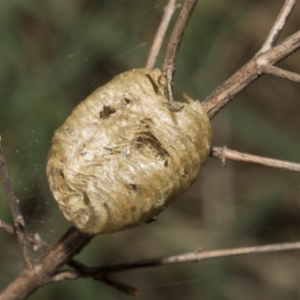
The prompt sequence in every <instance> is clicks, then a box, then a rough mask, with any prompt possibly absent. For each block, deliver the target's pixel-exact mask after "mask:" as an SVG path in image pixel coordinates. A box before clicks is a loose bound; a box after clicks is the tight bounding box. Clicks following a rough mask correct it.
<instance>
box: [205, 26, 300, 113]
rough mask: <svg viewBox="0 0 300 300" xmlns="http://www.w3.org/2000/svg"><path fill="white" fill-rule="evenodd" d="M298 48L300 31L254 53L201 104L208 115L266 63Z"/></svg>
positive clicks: (252, 79) (234, 95) (242, 88)
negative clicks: (262, 51)
mask: <svg viewBox="0 0 300 300" xmlns="http://www.w3.org/2000/svg"><path fill="white" fill-rule="evenodd" d="M299 48H300V31H298V32H296V33H294V34H293V35H292V36H290V37H288V38H287V39H285V40H284V41H283V42H282V43H281V44H279V45H278V46H276V47H274V48H272V49H270V50H269V51H267V52H265V53H263V54H258V55H256V56H255V57H254V58H252V59H251V60H250V61H249V62H248V63H247V64H246V65H244V66H243V67H242V68H241V69H239V70H238V71H237V72H236V73H235V74H233V75H232V76H231V77H229V78H228V79H227V80H226V81H225V82H223V83H222V84H221V85H219V86H218V87H217V88H216V89H215V90H214V91H213V92H212V93H211V94H210V95H209V96H208V97H207V98H206V99H205V100H204V102H203V105H204V108H205V110H206V111H207V114H208V116H209V117H210V118H213V117H214V116H215V115H216V114H217V113H218V112H219V111H220V110H221V109H222V108H223V107H224V106H225V105H226V104H228V102H229V101H230V100H232V99H233V98H234V97H236V96H237V95H238V94H239V93H240V92H241V91H243V90H244V89H245V88H246V87H248V86H249V85H250V84H251V83H253V82H254V81H255V80H256V79H257V78H258V77H259V76H261V74H262V73H263V70H264V68H265V67H266V66H267V65H274V64H276V63H278V62H280V61H281V60H283V59H285V58H286V57H288V56H289V55H291V54H293V53H294V52H295V51H297V50H298V49H299Z"/></svg>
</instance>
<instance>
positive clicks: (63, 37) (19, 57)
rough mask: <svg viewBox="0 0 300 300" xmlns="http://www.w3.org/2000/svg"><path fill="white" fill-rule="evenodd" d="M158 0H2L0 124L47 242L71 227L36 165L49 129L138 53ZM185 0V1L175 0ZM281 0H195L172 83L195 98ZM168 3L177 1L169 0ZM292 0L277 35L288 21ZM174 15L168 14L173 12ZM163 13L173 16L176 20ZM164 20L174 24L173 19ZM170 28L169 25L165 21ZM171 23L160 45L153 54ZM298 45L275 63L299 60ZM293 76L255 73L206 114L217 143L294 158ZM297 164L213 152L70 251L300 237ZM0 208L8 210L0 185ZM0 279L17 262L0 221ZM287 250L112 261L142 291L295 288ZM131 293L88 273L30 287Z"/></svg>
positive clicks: (139, 62) (170, 250) (289, 291)
mask: <svg viewBox="0 0 300 300" xmlns="http://www.w3.org/2000/svg"><path fill="white" fill-rule="evenodd" d="M166 2H167V1H159V0H154V1H146V0H139V1H133V0H123V1H115V0H112V1H108V0H102V1H95V0H73V1H58V0H52V1H48V0H46V1H38V0H31V1H20V0H9V1H8V0H4V1H1V2H0V33H1V47H0V57H1V59H0V134H1V137H2V144H3V147H4V150H5V154H6V158H7V161H8V165H9V170H10V173H11V176H12V180H13V184H14V188H15V191H16V194H17V197H18V198H19V199H20V204H21V207H22V210H23V212H24V214H25V217H26V221H27V223H28V226H29V227H28V228H29V230H30V231H31V232H32V233H38V234H39V235H40V236H41V237H42V238H43V239H44V240H46V241H47V242H49V243H51V242H54V241H56V240H57V238H58V237H60V236H61V234H62V233H63V232H64V231H65V230H66V229H67V228H68V226H69V225H68V224H67V222H66V221H65V220H64V219H63V218H62V216H61V213H60V212H59V211H58V208H57V205H56V203H55V202H54V201H53V199H52V197H51V195H50V192H49V189H48V185H47V182H46V177H45V163H46V159H47V151H48V149H49V143H50V140H51V136H52V134H53V132H54V130H55V129H56V128H57V127H58V126H59V125H60V124H62V122H63V121H64V119H65V118H66V117H67V116H68V115H69V113H70V112H71V110H72V109H73V108H74V106H75V105H76V104H78V103H79V102H80V101H82V100H83V99H84V98H85V97H86V96H87V95H88V94H89V93H90V92H92V91H93V90H94V89H95V88H96V87H98V86H100V85H102V84H104V83H105V82H107V81H108V80H109V79H111V78H112V77H113V76H114V75H116V74H118V73H120V72H122V71H125V70H129V69H132V68H139V67H143V66H144V65H145V63H146V58H147V55H148V53H149V49H150V47H151V42H152V40H153V37H154V34H155V32H156V29H157V26H158V24H159V21H160V18H161V15H162V12H163V8H164V5H165V3H166ZM181 2H182V1H181ZM283 3H284V1H283V0H282V1H261V0H256V1H245V0H243V1H238V0H226V1H218V0H209V1H208V0H204V1H199V4H198V6H197V8H196V10H195V12H194V14H193V17H192V19H191V21H190V24H189V26H188V29H187V31H186V35H185V37H184V40H183V43H182V48H181V51H180V53H179V58H178V65H177V71H176V77H175V94H176V97H177V98H178V99H180V98H181V97H182V96H181V95H182V93H183V92H186V93H188V94H189V95H190V96H192V97H194V98H199V99H200V100H201V99H203V98H204V97H205V96H207V95H208V94H209V93H210V92H211V91H212V90H213V89H214V88H215V87H216V86H217V85H218V84H220V83H221V82H222V81H223V80H224V79H226V78H227V77H228V76H229V75H231V74H232V73H233V72H234V71H236V70H237V69H238V68H239V67H240V66H242V65H243V64H244V63H245V62H247V61H248V60H249V59H250V58H251V57H252V56H253V55H254V54H255V53H256V51H258V50H259V47H260V46H261V45H262V43H263V41H264V39H265V37H266V36H267V34H268V31H269V29H270V28H271V26H272V24H273V22H274V20H275V19H276V16H277V14H278V12H279V11H280V9H281V6H282V5H283ZM177 14H178V12H177ZM299 14H300V7H299V4H298V5H296V7H295V10H294V12H293V14H292V16H291V18H290V19H289V22H288V25H287V27H286V29H285V30H284V33H283V38H284V37H287V36H288V35H289V34H291V33H293V32H295V31H296V30H299V27H297V26H298V25H299V22H298V20H299ZM174 20H175V19H174ZM174 20H173V24H174ZM171 27H172V26H171ZM169 34H170V30H169V32H168V35H169ZM167 40H168V36H167V38H166V41H165V43H164V46H163V49H162V52H161V54H160V56H159V59H158V62H157V66H158V67H160V66H161V63H162V60H163V57H164V51H165V47H166V43H167ZM299 58H300V54H299V53H296V54H294V55H293V56H292V57H291V58H288V59H287V60H286V61H284V62H282V63H281V66H282V67H284V68H286V69H289V70H291V71H298V72H300V59H299ZM299 97H300V88H299V85H297V84H296V83H291V82H288V81H285V80H283V79H279V78H275V77H271V76H266V77H263V78H261V79H259V80H258V81H257V82H255V83H254V84H253V85H252V86H250V87H249V88H247V90H246V91H244V92H243V93H242V94H241V95H240V96H238V97H237V98H236V99H235V100H234V101H233V102H232V103H231V104H230V105H228V106H227V107H226V108H225V109H224V110H222V111H221V113H219V115H217V116H216V117H215V119H214V120H213V121H212V124H213V129H214V145H217V146H223V145H227V146H228V147H229V148H231V149H236V150H239V151H244V152H250V153H254V154H258V155H264V156H270V157H273V158H278V159H285V160H291V161H296V162H297V161H298V162H299V161H300V158H299V157H300V141H299V128H300V118H299V113H298V111H297V110H296V108H297V107H298V102H299ZM299 196H300V185H299V175H298V174H293V173H288V172H283V171H278V170H272V169H267V168H262V167H258V166H254V165H246V164H241V163H235V162H230V161H228V162H227V168H225V169H224V168H223V167H222V165H221V163H220V161H218V160H216V159H213V158H210V159H209V160H208V162H207V164H206V165H205V168H204V170H203V172H202V173H201V176H200V178H199V180H198V181H197V182H196V183H195V184H194V185H193V187H192V188H191V189H190V190H189V191H188V192H187V193H186V195H185V196H184V197H182V199H181V200H179V201H178V202H177V203H175V204H174V205H172V206H171V207H170V208H169V209H167V210H166V211H165V212H164V213H163V214H161V215H160V216H159V217H158V221H157V222H155V223H152V224H151V225H147V224H145V225H142V226H140V227H138V228H135V229H131V230H127V231H124V232H120V233H116V234H112V235H104V236H99V237H97V238H96V239H94V240H93V242H92V243H91V245H89V246H88V247H86V249H85V250H84V251H83V252H82V253H81V254H80V255H79V259H80V260H81V261H83V262H85V263H87V264H89V265H97V264H107V263H118V262H122V261H128V260H136V259H142V258H150V257H154V256H161V255H174V254H179V253H183V252H189V251H193V250H195V249H197V248H198V247H199V246H201V247H202V248H203V249H205V250H208V249H217V248H221V247H239V246H246V245H257V244H264V243H273V242H290V241H295V240H297V239H298V236H299V229H300V222H299V220H300V218H299V213H300V202H299ZM0 199H1V201H0V219H1V220H4V221H6V222H11V217H10V212H9V209H8V205H7V201H6V197H5V195H4V193H3V190H2V189H0ZM0 244H1V256H0V265H1V272H0V290H2V289H3V288H4V287H5V286H6V285H8V284H9V282H11V281H12V280H13V279H14V278H15V277H16V276H17V275H18V274H19V272H20V271H21V270H22V261H21V258H20V257H21V256H20V251H19V248H18V245H17V244H16V241H15V239H14V238H12V237H11V236H9V235H7V234H6V233H4V232H0ZM299 262H300V257H299V254H298V253H296V252H289V253H281V254H270V255H252V256H249V257H239V258H231V259H228V258H227V259H219V260H215V261H207V262H201V263H199V264H182V265H177V266H168V267H162V268H153V269H144V270H138V271H130V272H127V273H120V274H116V276H115V277H116V278H118V279H120V280H121V281H124V282H127V283H128V284H131V285H134V286H136V287H138V288H140V290H141V295H140V298H139V299H157V300H159V299H189V300H193V299H205V300H217V299H218V300H222V299H226V300H239V299H244V300H247V299H251V300H252V299H264V300H266V299H272V300H276V299H278V300H281V299H285V300H289V299H299V297H300V290H299V284H298V283H299V282H298V281H299V279H298V278H299V273H300V269H299V267H298V266H299ZM58 298H59V299H73V300H79V299H129V297H128V296H126V295H123V294H121V293H119V292H117V291H114V290H112V289H111V288H110V287H107V286H105V285H104V284H102V283H99V282H95V281H93V280H90V279H82V280H78V281H76V282H66V283H59V284H53V285H49V286H47V287H45V288H43V289H41V290H40V291H38V292H37V293H36V294H34V295H33V296H31V297H30V299H32V300H38V299H43V300H52V299H58Z"/></svg>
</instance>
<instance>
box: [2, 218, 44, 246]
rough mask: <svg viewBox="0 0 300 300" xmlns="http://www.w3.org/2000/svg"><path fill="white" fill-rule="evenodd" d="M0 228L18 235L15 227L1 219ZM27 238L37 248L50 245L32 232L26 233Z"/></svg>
mask: <svg viewBox="0 0 300 300" xmlns="http://www.w3.org/2000/svg"><path fill="white" fill-rule="evenodd" d="M0 229H2V230H3V231H5V232H6V233H8V234H12V235H15V236H16V231H15V229H14V228H13V227H12V226H10V225H9V224H7V223H5V222H3V221H1V220H0ZM25 237H26V240H27V241H28V243H30V244H32V245H33V246H34V249H35V250H41V249H44V250H45V249H46V248H47V247H48V245H47V244H46V243H45V242H44V241H42V240H41V239H40V238H37V237H35V236H32V235H30V234H28V233H27V234H26V235H25Z"/></svg>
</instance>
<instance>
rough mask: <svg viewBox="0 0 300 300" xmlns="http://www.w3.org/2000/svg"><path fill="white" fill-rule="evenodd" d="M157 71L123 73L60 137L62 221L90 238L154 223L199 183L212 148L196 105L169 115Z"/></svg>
mask: <svg viewBox="0 0 300 300" xmlns="http://www.w3.org/2000/svg"><path fill="white" fill-rule="evenodd" d="M165 91H166V79H165V77H164V76H163V75H162V72H161V71H160V70H158V69H136V70H131V71H128V72H125V73H122V74H120V75H118V76H116V77H115V78H113V79H112V80H111V81H110V82H108V83H107V84H105V85H104V86H102V87H100V88H98V89H97V90H96V91H94V92H93V93H92V94H91V95H90V96H88V97H87V98H86V99H85V100H84V101H83V102H81V103H80V104H79V105H78V106H77V107H76V108H75V109H74V110H73V112H72V113H71V115H70V116H69V117H68V118H67V120H66V121H65V123H64V124H63V125H62V126H61V127H60V128H59V129H58V130H57V131H56V132H55V134H54V136H53V139H52V146H51V149H50V152H49V157H48V163H47V177H48V181H49V185H50V189H51V191H52V194H53V196H54V198H55V199H56V201H57V202H58V205H59V207H60V209H61V211H62V212H63V214H64V215H65V217H66V218H67V219H68V220H69V221H70V222H71V223H72V224H73V225H74V226H75V227H77V228H78V229H80V230H81V231H83V232H86V233H89V234H100V233H110V232H115V231H120V230H124V229H126V228H130V227H133V226H137V225H138V224H140V223H141V222H144V221H147V220H149V219H151V218H153V217H155V216H156V215H157V214H158V213H160V212H161V211H162V210H163V209H165V208H166V207H167V206H168V205H169V203H170V202H172V201H173V200H175V199H176V198H178V197H179V196H181V195H182V194H183V193H184V192H185V191H186V190H187V189H188V188H189V187H190V186H191V184H192V183H193V182H194V181H195V180H196V178H197V176H198V175H199V172H200V169H201V167H202V165H203V163H204V162H205V160H206V158H207V156H208V154H209V151H210V147H211V127H210V122H209V119H208V117H207V115H206V112H205V111H204V109H203V107H202V106H201V104H200V102H199V101H193V100H189V101H188V103H177V105H178V106H183V107H182V109H180V110H179V111H174V110H172V109H171V107H170V104H169V100H168V99H167V97H166V95H165V93H166V92H165Z"/></svg>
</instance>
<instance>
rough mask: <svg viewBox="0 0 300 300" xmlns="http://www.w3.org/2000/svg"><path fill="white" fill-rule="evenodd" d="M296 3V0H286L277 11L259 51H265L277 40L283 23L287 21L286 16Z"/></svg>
mask: <svg viewBox="0 0 300 300" xmlns="http://www.w3.org/2000/svg"><path fill="white" fill-rule="evenodd" d="M295 4H296V0H286V1H285V4H284V6H283V8H282V10H281V12H280V13H279V15H278V17H277V19H276V21H275V23H274V25H273V27H272V29H271V31H270V33H269V35H268V37H267V38H266V41H265V42H264V44H263V46H262V47H261V49H260V51H259V52H260V53H265V52H266V51H268V50H270V49H271V48H272V47H273V46H274V45H275V44H276V42H277V40H278V38H279V36H280V33H281V32H282V29H283V27H284V25H285V24H286V22H287V19H288V17H289V16H290V14H291V11H292V9H293V7H294V5H295Z"/></svg>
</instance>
